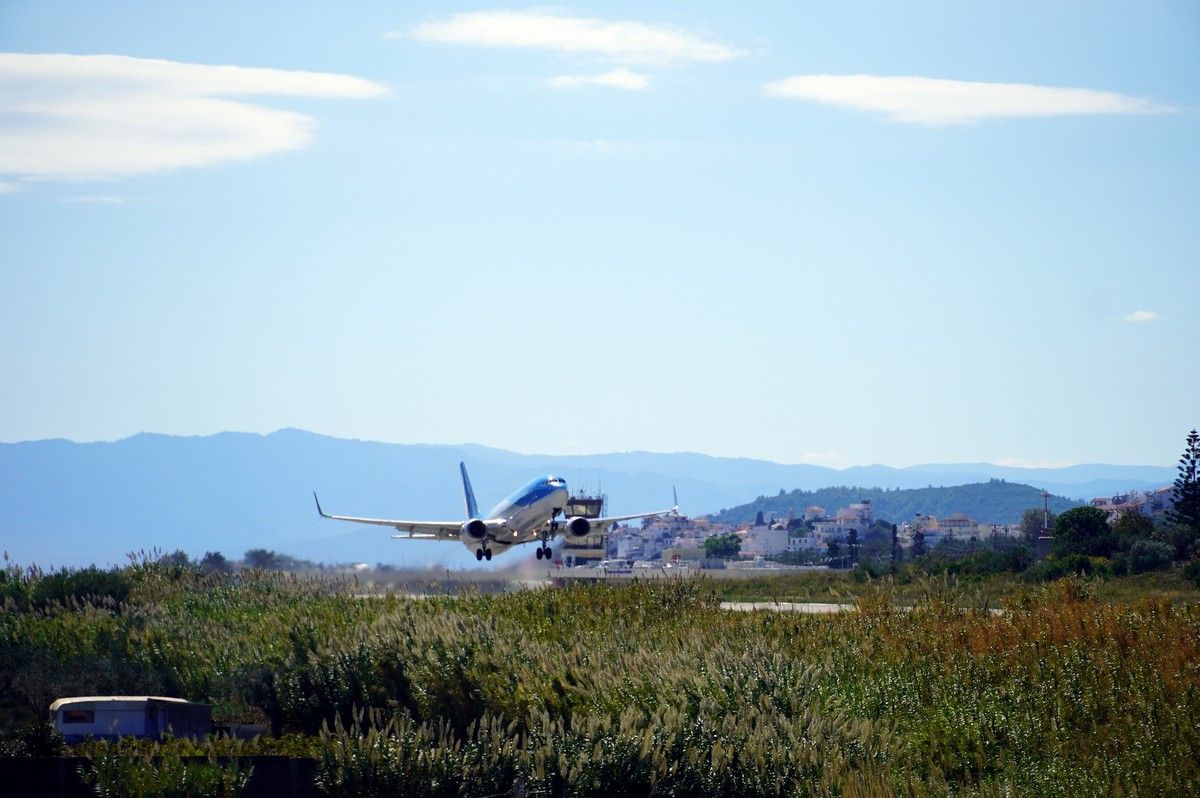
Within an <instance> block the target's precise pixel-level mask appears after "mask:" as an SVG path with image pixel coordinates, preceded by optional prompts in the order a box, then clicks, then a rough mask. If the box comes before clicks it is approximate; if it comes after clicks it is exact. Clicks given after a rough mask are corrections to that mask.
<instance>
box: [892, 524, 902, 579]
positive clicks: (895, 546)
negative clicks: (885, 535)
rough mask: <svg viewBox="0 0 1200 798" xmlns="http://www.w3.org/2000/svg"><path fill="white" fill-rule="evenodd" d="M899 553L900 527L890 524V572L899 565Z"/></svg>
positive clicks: (900, 554)
mask: <svg viewBox="0 0 1200 798" xmlns="http://www.w3.org/2000/svg"><path fill="white" fill-rule="evenodd" d="M902 556H903V555H902V553H901V551H900V527H898V526H896V525H895V524H892V570H893V571H894V570H896V566H897V565H899V564H900V558H901V557H902Z"/></svg>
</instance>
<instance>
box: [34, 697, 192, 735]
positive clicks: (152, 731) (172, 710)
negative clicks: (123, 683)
mask: <svg viewBox="0 0 1200 798" xmlns="http://www.w3.org/2000/svg"><path fill="white" fill-rule="evenodd" d="M50 717H51V720H52V721H53V723H54V728H56V729H58V731H59V733H61V734H62V736H63V738H64V739H65V740H66V741H67V742H69V743H75V742H79V741H81V740H86V739H89V738H91V739H101V740H115V739H118V738H120V737H145V738H151V739H158V738H160V737H162V736H163V735H164V734H168V733H170V734H172V735H174V736H175V737H193V738H197V737H203V736H205V735H206V734H208V732H209V730H210V729H211V728H212V706H210V705H209V704H196V703H193V702H191V701H185V700H184V699H182V698H165V697H163V696H153V695H140V696H134V695H106V696H80V697H76V698H60V699H58V700H57V701H55V702H54V703H53V704H51V705H50Z"/></svg>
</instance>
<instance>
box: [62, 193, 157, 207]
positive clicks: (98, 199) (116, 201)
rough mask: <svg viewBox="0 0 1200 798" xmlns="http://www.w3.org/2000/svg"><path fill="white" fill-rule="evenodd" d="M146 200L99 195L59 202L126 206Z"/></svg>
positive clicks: (71, 198)
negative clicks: (136, 201)
mask: <svg viewBox="0 0 1200 798" xmlns="http://www.w3.org/2000/svg"><path fill="white" fill-rule="evenodd" d="M140 199H146V198H145V197H126V196H122V195H119V194H98V195H87V196H79V197H62V198H61V199H60V200H59V202H65V203H67V204H68V205H124V204H125V203H127V202H133V201H135V200H140Z"/></svg>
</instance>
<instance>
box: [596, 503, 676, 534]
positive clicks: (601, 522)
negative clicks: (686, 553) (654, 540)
mask: <svg viewBox="0 0 1200 798" xmlns="http://www.w3.org/2000/svg"><path fill="white" fill-rule="evenodd" d="M664 515H679V508H678V507H672V508H671V509H669V510H654V511H653V512H649V513H634V514H633V515H610V516H606V517H604V518H589V519H588V521H589V522H590V523H591V525H592V527H593V528H594V529H596V530H597V531H602V530H607V529H608V528H609V527H610V526H612V525H613V524H618V523H620V522H621V521H636V520H637V519H639V518H659V517H661V516H664Z"/></svg>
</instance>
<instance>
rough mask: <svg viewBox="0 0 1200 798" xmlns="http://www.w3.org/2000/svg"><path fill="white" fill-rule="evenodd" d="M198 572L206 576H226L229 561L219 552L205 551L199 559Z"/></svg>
mask: <svg viewBox="0 0 1200 798" xmlns="http://www.w3.org/2000/svg"><path fill="white" fill-rule="evenodd" d="M200 570H202V571H204V573H206V574H227V573H229V571H230V567H229V560H227V559H225V555H224V554H222V553H221V552H219V551H206V552H204V556H203V557H201V558H200Z"/></svg>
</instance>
